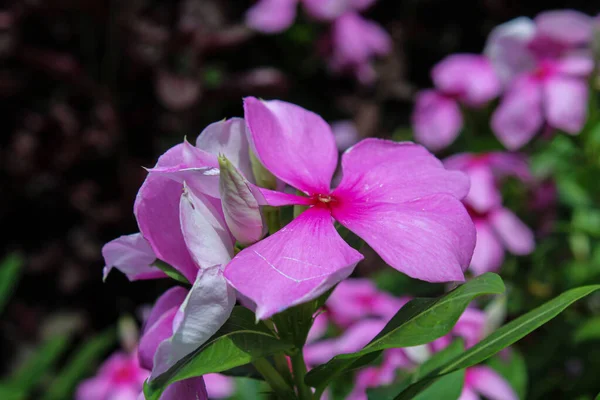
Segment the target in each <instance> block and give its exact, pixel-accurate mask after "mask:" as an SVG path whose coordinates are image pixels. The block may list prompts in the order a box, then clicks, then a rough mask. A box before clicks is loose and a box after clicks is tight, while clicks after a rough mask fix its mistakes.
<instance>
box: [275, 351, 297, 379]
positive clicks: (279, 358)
mask: <svg viewBox="0 0 600 400" xmlns="http://www.w3.org/2000/svg"><path fill="white" fill-rule="evenodd" d="M273 361H275V368H277V371H278V372H279V373H280V374H281V376H283V379H285V381H286V382H287V383H289V384H290V385H293V384H294V380H293V379H292V373H291V372H290V366H289V364H288V360H287V358H285V354H283V353H277V354H274V355H273Z"/></svg>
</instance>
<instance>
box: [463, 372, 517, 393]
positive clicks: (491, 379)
mask: <svg viewBox="0 0 600 400" xmlns="http://www.w3.org/2000/svg"><path fill="white" fill-rule="evenodd" d="M480 395H481V396H480ZM482 396H483V397H485V398H486V399H489V400H518V399H519V396H517V394H516V393H515V391H514V389H513V388H512V387H511V386H510V385H509V384H508V382H507V381H506V379H504V378H503V377H502V376H501V375H500V374H499V373H497V372H496V371H494V370H493V369H491V368H490V367H486V366H482V365H478V366H476V367H470V368H467V369H466V371H465V383H464V386H463V390H462V393H461V394H460V397H459V398H458V400H479V399H481V398H482Z"/></svg>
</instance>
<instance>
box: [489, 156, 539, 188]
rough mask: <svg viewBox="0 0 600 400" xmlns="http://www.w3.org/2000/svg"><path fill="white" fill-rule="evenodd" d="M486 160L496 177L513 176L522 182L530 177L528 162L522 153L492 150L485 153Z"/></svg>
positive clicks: (529, 179) (527, 180)
mask: <svg viewBox="0 0 600 400" xmlns="http://www.w3.org/2000/svg"><path fill="white" fill-rule="evenodd" d="M486 158H487V162H488V163H489V165H490V168H492V171H494V175H496V176H497V177H498V178H503V177H506V176H514V177H517V178H519V179H520V180H522V181H523V182H529V181H531V179H532V176H531V170H530V168H529V162H528V161H527V158H526V156H525V155H523V154H516V153H507V152H500V151H498V152H494V153H489V154H487V155H486Z"/></svg>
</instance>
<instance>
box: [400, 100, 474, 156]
mask: <svg viewBox="0 0 600 400" xmlns="http://www.w3.org/2000/svg"><path fill="white" fill-rule="evenodd" d="M411 118H412V125H413V129H414V130H415V139H416V140H417V142H419V143H422V144H423V145H425V146H426V147H427V148H428V149H431V150H432V151H437V150H441V149H443V148H444V147H447V146H449V145H450V144H451V143H452V142H454V140H455V139H456V138H457V136H458V134H459V133H460V130H461V129H462V125H463V119H462V113H461V111H460V108H459V106H458V104H457V103H456V101H454V100H453V99H451V98H449V97H446V96H443V95H441V94H439V93H438V92H436V91H434V90H424V91H421V92H419V94H418V95H417V99H416V101H415V108H414V110H413V114H412V117H411Z"/></svg>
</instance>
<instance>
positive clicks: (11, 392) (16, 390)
mask: <svg viewBox="0 0 600 400" xmlns="http://www.w3.org/2000/svg"><path fill="white" fill-rule="evenodd" d="M27 389H28V388H22V387H16V386H14V385H12V384H11V383H4V382H2V383H0V399H2V400H25V399H27Z"/></svg>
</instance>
